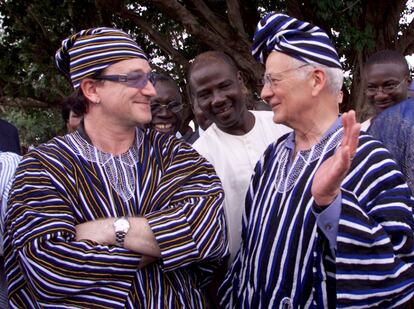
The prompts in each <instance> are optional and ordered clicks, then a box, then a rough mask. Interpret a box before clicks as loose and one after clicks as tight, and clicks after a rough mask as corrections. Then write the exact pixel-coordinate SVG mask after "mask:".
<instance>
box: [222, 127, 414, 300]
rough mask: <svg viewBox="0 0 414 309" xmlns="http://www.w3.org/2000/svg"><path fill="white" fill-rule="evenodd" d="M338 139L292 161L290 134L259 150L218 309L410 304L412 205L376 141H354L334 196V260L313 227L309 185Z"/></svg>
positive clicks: (336, 132)
mask: <svg viewBox="0 0 414 309" xmlns="http://www.w3.org/2000/svg"><path fill="white" fill-rule="evenodd" d="M342 134H343V130H342V127H341V125H340V121H337V122H336V123H335V125H334V126H333V127H332V128H331V129H330V130H329V131H328V132H327V133H326V134H325V136H324V137H323V138H322V139H321V141H320V142H319V143H318V144H316V145H315V146H314V147H312V148H311V149H309V150H306V151H300V152H298V154H297V155H296V157H295V158H294V159H293V158H292V151H293V149H292V147H288V144H289V141H290V142H291V143H292V141H293V140H294V133H291V134H289V135H288V136H285V137H284V138H282V139H279V141H278V142H277V143H275V144H273V145H271V146H270V147H269V148H268V149H267V150H266V152H265V154H264V156H263V157H262V159H261V160H260V161H259V162H258V164H257V166H256V169H255V173H254V175H253V178H252V181H251V183H250V187H249V191H248V193H247V197H246V209H245V213H244V215H243V230H242V244H241V249H240V251H239V252H238V255H237V257H236V260H235V261H234V263H233V264H232V266H231V269H230V270H229V272H228V273H227V275H226V278H225V281H224V283H223V284H222V286H221V287H220V297H221V304H222V306H223V307H225V308H335V307H337V308H344V307H351V308H388V307H396V306H398V305H401V304H403V303H405V302H407V301H408V300H409V299H410V298H411V297H412V296H413V291H414V264H413V263H414V235H413V227H414V222H413V199H412V197H411V194H410V191H409V189H408V187H407V184H406V182H405V181H404V178H403V176H402V174H401V172H400V171H399V170H398V169H397V166H396V163H395V162H394V161H393V160H392V159H391V157H390V154H389V152H388V151H387V150H386V149H385V148H384V147H383V146H382V145H381V144H380V143H379V142H378V141H376V140H374V139H372V137H370V136H368V135H366V134H361V135H360V137H359V145H358V149H357V153H356V155H355V157H354V159H353V161H352V166H351V168H350V171H349V172H348V174H347V176H346V178H345V179H344V181H343V183H342V186H341V194H340V199H339V204H338V205H339V206H340V214H339V223H338V232H337V234H336V237H334V239H336V250H334V251H333V250H331V249H330V248H331V247H330V245H331V244H330V243H329V240H328V237H327V234H325V233H324V232H323V231H322V229H321V227H320V226H319V224H318V223H317V218H316V216H317V215H315V208H314V206H315V205H314V199H313V197H312V195H311V186H312V180H313V177H314V174H315V172H316V171H317V169H318V167H319V166H320V165H321V163H322V162H323V161H325V160H326V159H327V158H329V157H330V156H331V155H332V154H333V152H334V151H335V149H336V148H337V147H338V145H339V143H340V140H341V137H342ZM332 206H333V205H332ZM332 206H330V207H332Z"/></svg>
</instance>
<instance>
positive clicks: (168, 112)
mask: <svg viewBox="0 0 414 309" xmlns="http://www.w3.org/2000/svg"><path fill="white" fill-rule="evenodd" d="M154 81H155V90H156V91H157V94H156V95H155V96H154V97H152V98H151V113H152V120H151V127H152V128H154V129H155V130H157V131H159V132H162V133H168V134H175V133H177V131H178V130H179V129H180V126H181V123H182V110H183V102H182V96H181V92H180V89H179V88H178V85H177V83H176V82H175V81H174V80H173V79H172V78H171V77H170V76H168V75H166V74H162V73H157V74H155V77H154Z"/></svg>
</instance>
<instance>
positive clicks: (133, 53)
mask: <svg viewBox="0 0 414 309" xmlns="http://www.w3.org/2000/svg"><path fill="white" fill-rule="evenodd" d="M133 58H142V59H145V60H148V58H147V56H146V55H145V53H144V51H143V50H142V49H141V47H139V46H138V45H137V43H136V42H135V41H134V40H133V39H132V38H131V37H130V36H129V35H128V34H126V33H125V32H123V31H122V30H119V29H113V28H105V27H101V28H91V29H87V30H82V31H79V32H78V33H76V34H73V35H71V36H70V37H68V38H67V39H65V40H63V41H62V47H61V48H60V49H59V50H58V51H57V52H56V55H55V62H56V66H57V68H58V69H59V71H60V72H61V73H62V74H64V75H65V76H66V77H68V78H69V79H70V80H71V81H72V85H73V87H74V88H75V89H77V88H79V85H80V82H81V80H82V79H83V78H85V77H88V76H92V75H94V74H95V73H96V72H98V71H100V70H103V69H105V68H107V67H108V66H110V65H111V64H114V63H116V62H119V61H122V60H128V59H133Z"/></svg>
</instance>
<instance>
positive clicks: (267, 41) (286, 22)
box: [252, 12, 342, 69]
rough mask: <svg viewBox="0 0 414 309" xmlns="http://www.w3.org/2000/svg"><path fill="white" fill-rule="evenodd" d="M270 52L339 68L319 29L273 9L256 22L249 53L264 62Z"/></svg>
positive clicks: (325, 37) (332, 47) (338, 63)
mask: <svg viewBox="0 0 414 309" xmlns="http://www.w3.org/2000/svg"><path fill="white" fill-rule="evenodd" d="M272 51H278V52H281V53H284V54H287V55H289V56H291V57H294V58H296V59H298V60H301V61H303V62H305V63H310V64H313V63H318V64H323V65H326V66H328V67H332V68H339V69H342V66H341V63H340V62H339V57H338V54H337V52H336V50H335V48H334V46H333V44H332V42H331V40H330V39H329V37H328V35H327V34H326V33H325V31H323V30H322V29H321V28H319V27H317V26H314V25H312V24H310V23H307V22H304V21H300V20H297V19H296V18H293V17H290V16H288V15H284V14H277V13H275V12H272V13H269V14H267V15H266V16H265V17H264V18H263V19H262V20H260V21H259V23H258V24H257V28H256V32H255V34H254V38H253V46H252V55H253V57H254V58H255V59H256V60H257V61H259V62H262V63H264V62H265V61H266V58H267V56H268V55H269V54H270V53H271V52H272Z"/></svg>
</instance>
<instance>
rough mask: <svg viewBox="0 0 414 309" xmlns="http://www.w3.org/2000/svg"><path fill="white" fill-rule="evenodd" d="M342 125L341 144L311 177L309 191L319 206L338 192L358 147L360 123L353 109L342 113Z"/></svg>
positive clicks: (327, 202) (327, 201)
mask: <svg viewBox="0 0 414 309" xmlns="http://www.w3.org/2000/svg"><path fill="white" fill-rule="evenodd" d="M342 125H343V127H344V135H343V137H342V140H341V145H340V146H339V147H338V149H337V150H336V151H335V153H334V155H333V156H331V157H330V158H329V159H327V160H325V162H323V163H322V164H321V166H320V167H319V168H318V170H317V171H316V174H315V177H314V178H313V183H312V189H311V192H312V196H313V197H314V199H315V203H316V204H317V205H319V206H325V205H329V204H331V203H332V202H333V201H334V199H335V197H336V196H337V195H338V194H339V191H340V188H341V183H342V181H343V180H344V178H345V176H346V174H347V173H348V170H349V168H350V166H351V163H352V159H353V157H354V156H355V152H356V149H357V147H358V136H359V132H360V130H361V124H360V123H358V122H357V121H356V118H355V112H354V111H353V110H351V111H350V112H348V113H344V114H343V115H342Z"/></svg>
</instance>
